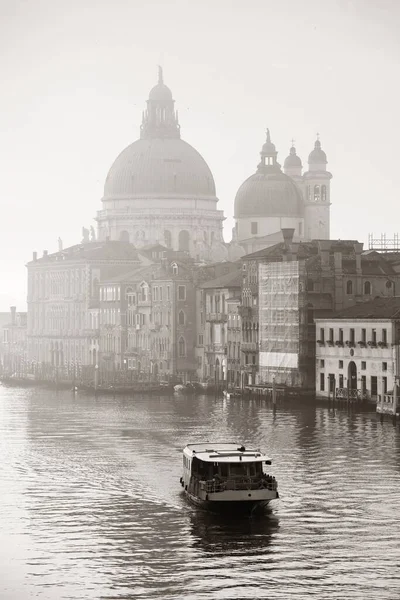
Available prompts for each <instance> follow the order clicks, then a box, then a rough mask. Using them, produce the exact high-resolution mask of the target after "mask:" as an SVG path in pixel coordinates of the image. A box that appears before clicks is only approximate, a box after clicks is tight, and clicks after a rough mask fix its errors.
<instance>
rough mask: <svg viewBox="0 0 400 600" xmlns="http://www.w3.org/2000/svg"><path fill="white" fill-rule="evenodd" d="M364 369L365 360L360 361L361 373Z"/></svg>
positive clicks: (365, 366) (365, 365)
mask: <svg viewBox="0 0 400 600" xmlns="http://www.w3.org/2000/svg"><path fill="white" fill-rule="evenodd" d="M366 368H367V363H366V362H365V360H362V361H361V369H362V370H363V371H365V369H366Z"/></svg>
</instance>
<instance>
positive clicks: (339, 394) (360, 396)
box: [336, 388, 369, 400]
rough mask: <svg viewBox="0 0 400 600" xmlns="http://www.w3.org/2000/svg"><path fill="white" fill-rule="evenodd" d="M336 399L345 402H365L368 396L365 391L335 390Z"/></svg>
mask: <svg viewBox="0 0 400 600" xmlns="http://www.w3.org/2000/svg"><path fill="white" fill-rule="evenodd" d="M336 398H344V399H345V400H367V399H368V398H369V395H368V392H367V390H360V389H354V390H349V389H347V388H336Z"/></svg>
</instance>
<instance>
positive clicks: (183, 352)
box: [178, 337, 186, 357]
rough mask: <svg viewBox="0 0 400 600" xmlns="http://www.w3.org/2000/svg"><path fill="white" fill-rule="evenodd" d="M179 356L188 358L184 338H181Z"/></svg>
mask: <svg viewBox="0 0 400 600" xmlns="http://www.w3.org/2000/svg"><path fill="white" fill-rule="evenodd" d="M178 355H179V356H181V357H182V356H186V343H185V340H184V338H183V337H180V338H179V342H178Z"/></svg>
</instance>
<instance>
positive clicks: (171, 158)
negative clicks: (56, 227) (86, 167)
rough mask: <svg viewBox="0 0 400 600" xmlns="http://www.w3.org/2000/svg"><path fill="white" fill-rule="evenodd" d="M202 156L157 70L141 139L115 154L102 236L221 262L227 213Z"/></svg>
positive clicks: (100, 215)
mask: <svg viewBox="0 0 400 600" xmlns="http://www.w3.org/2000/svg"><path fill="white" fill-rule="evenodd" d="M217 203H218V198H217V196H216V191H215V183H214V178H213V176H212V173H211V171H210V169H209V167H208V165H207V163H206V162H205V160H204V159H203V157H202V156H201V155H200V154H199V153H198V152H197V150H195V149H194V148H193V147H192V146H190V145H189V144H188V143H187V142H185V141H183V140H182V139H181V133H180V125H179V121H178V113H177V111H175V108H174V100H173V98H172V93H171V90H170V89H169V88H168V87H167V86H166V85H165V84H164V81H163V72H162V69H161V68H159V74H158V83H157V85H156V86H155V87H153V89H152V90H151V91H150V94H149V99H148V100H147V109H146V110H145V111H144V112H143V117H142V125H141V128H140V139H138V140H137V141H135V142H133V144H130V145H129V146H128V147H127V148H125V150H123V151H122V152H121V154H120V155H119V156H118V157H117V158H116V160H115V161H114V163H113V165H112V166H111V168H110V170H109V173H108V175H107V179H106V182H105V185H104V195H103V198H102V210H100V211H98V213H97V218H96V220H97V223H98V236H99V239H106V238H109V239H110V240H125V241H130V242H132V243H133V244H134V245H135V246H136V247H139V248H140V247H143V246H147V245H149V244H156V243H160V244H163V245H165V246H167V247H168V248H171V249H173V250H182V251H185V252H188V253H189V254H190V255H191V256H192V257H193V258H195V259H198V260H223V259H224V258H226V256H227V250H226V247H225V244H224V242H223V235H222V224H223V220H224V216H223V211H222V210H218V209H217Z"/></svg>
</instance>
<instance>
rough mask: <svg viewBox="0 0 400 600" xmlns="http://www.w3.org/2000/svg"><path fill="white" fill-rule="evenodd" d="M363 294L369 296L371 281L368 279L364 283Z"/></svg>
mask: <svg viewBox="0 0 400 600" xmlns="http://www.w3.org/2000/svg"><path fill="white" fill-rule="evenodd" d="M364 294H365V295H366V296H369V295H370V294H371V282H370V281H366V282H365V283H364Z"/></svg>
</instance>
